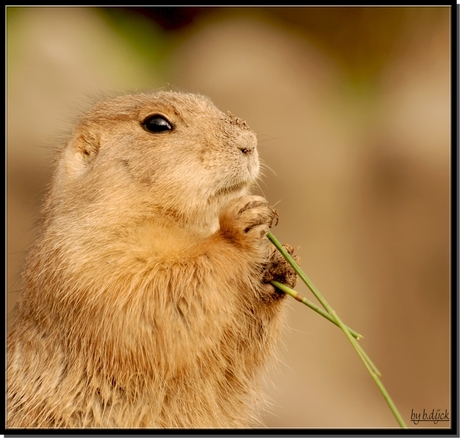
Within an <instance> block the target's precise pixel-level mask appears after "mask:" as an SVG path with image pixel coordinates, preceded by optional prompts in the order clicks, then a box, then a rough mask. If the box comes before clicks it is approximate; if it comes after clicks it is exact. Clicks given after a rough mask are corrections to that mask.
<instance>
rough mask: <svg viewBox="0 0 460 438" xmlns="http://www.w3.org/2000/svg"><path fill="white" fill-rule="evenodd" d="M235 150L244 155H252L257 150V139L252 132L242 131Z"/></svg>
mask: <svg viewBox="0 0 460 438" xmlns="http://www.w3.org/2000/svg"><path fill="white" fill-rule="evenodd" d="M237 148H238V149H239V150H240V151H241V152H243V154H245V155H249V154H252V153H253V152H254V151H255V150H256V148H257V138H256V135H255V134H254V133H253V132H252V131H242V132H241V135H240V138H239V141H238V143H237Z"/></svg>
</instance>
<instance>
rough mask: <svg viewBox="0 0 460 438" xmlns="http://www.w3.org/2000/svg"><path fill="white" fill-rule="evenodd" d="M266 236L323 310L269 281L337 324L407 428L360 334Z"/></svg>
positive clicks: (395, 414)
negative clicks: (343, 319)
mask: <svg viewBox="0 0 460 438" xmlns="http://www.w3.org/2000/svg"><path fill="white" fill-rule="evenodd" d="M267 237H268V239H269V240H270V241H271V242H272V243H273V245H275V247H276V248H277V249H278V251H279V252H280V253H281V254H282V255H283V257H284V258H285V259H286V260H287V262H288V263H289V264H290V265H291V266H292V267H293V269H294V270H295V272H296V273H297V275H298V276H299V277H300V279H301V280H302V281H303V282H304V283H305V284H306V285H307V287H308V288H309V289H310V290H311V292H312V293H313V295H314V296H315V297H316V299H317V300H318V301H319V302H320V303H321V305H322V306H323V307H324V309H325V311H323V310H322V309H321V308H319V307H317V306H316V305H315V304H313V303H311V302H310V301H308V300H307V299H306V298H304V297H301V296H300V294H299V293H297V292H296V291H295V290H293V289H291V288H289V287H287V286H286V285H284V284H282V283H279V282H277V281H272V282H271V283H272V284H273V286H275V287H276V288H277V289H279V290H280V291H282V292H284V293H287V294H289V295H291V296H293V297H294V298H295V299H296V300H298V301H300V302H302V303H304V304H305V305H307V306H308V307H310V308H311V309H312V310H314V311H315V312H317V313H319V314H320V315H322V316H324V317H325V318H326V319H328V320H329V321H331V322H332V323H333V324H335V325H337V326H338V327H339V328H340V329H341V330H342V331H343V332H344V333H345V336H346V337H347V338H348V340H349V341H350V342H351V344H352V345H353V347H354V349H355V350H356V352H357V353H358V355H359V357H360V358H361V360H362V361H363V363H364V366H365V367H366V369H367V370H368V372H369V374H370V375H371V377H372V379H373V380H374V382H375V384H376V385H377V387H378V388H379V390H380V392H381V394H382V396H383V398H384V399H385V401H386V402H387V404H388V406H389V408H390V410H391V412H392V413H393V415H394V417H395V418H396V421H397V422H398V423H399V425H400V426H401V427H402V428H407V426H406V424H405V423H404V420H403V419H402V417H401V415H400V413H399V411H398V409H397V408H396V405H395V404H394V403H393V400H392V399H391V397H390V395H389V394H388V391H387V390H386V389H385V387H384V386H383V383H382V381H381V380H380V376H381V374H380V372H379V370H378V369H377V368H376V366H375V365H374V364H373V362H372V361H371V360H370V358H369V356H368V355H367V354H366V353H365V352H364V350H363V349H362V347H361V345H359V343H358V340H359V339H360V338H362V336H361V335H360V334H358V333H356V332H355V331H354V330H352V329H350V328H349V327H347V326H346V325H345V324H344V323H343V322H342V320H341V319H340V318H339V317H338V315H337V314H336V313H335V311H334V309H333V308H332V307H331V306H330V305H329V303H328V302H327V301H326V299H325V298H324V297H323V295H322V294H321V293H320V291H319V290H318V289H317V288H316V287H315V285H314V284H313V283H312V282H311V281H310V279H309V278H308V277H307V276H306V275H305V273H304V272H303V270H302V269H301V268H300V266H299V265H298V264H297V262H296V261H295V260H294V258H293V257H291V255H290V254H289V253H288V252H287V251H286V250H285V249H284V247H283V246H282V245H281V243H280V242H279V241H278V240H277V239H276V237H275V236H274V235H273V234H272V233H271V232H269V233H268V234H267Z"/></svg>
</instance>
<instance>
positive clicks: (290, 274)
mask: <svg viewBox="0 0 460 438" xmlns="http://www.w3.org/2000/svg"><path fill="white" fill-rule="evenodd" d="M283 246H284V248H285V249H286V251H287V252H288V253H289V254H290V255H291V256H292V257H293V259H294V260H295V261H296V262H297V264H299V265H300V258H299V257H298V256H296V255H294V249H293V248H292V247H291V246H289V245H284V244H283ZM273 280H274V281H278V282H280V283H283V284H285V285H286V286H289V287H290V288H294V287H295V285H296V283H297V274H296V273H295V271H294V269H293V268H292V266H291V265H290V264H289V263H288V262H287V261H286V259H285V258H284V257H283V255H282V254H281V253H280V252H279V251H278V250H277V249H276V248H275V247H273V249H272V250H271V253H270V257H269V260H268V262H267V264H266V266H265V271H264V276H263V279H262V282H263V283H270V281H273Z"/></svg>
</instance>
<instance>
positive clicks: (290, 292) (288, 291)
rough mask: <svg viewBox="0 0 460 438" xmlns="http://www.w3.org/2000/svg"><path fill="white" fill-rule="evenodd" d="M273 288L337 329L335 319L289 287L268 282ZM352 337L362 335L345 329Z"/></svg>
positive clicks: (358, 337) (360, 336)
mask: <svg viewBox="0 0 460 438" xmlns="http://www.w3.org/2000/svg"><path fill="white" fill-rule="evenodd" d="M270 283H271V284H272V285H273V286H275V287H276V288H277V289H279V290H280V291H281V292H284V293H285V294H288V295H290V296H291V297H293V298H295V299H296V300H297V301H300V302H301V303H303V304H305V305H306V306H308V307H310V309H312V310H314V311H315V312H316V313H319V314H320V315H321V316H323V317H324V318H326V319H327V320H329V321H330V322H332V324H335V325H336V326H337V327H338V324H337V322H336V321H335V319H334V318H333V317H332V316H331V315H329V313H327V312H325V311H324V310H323V309H321V308H319V307H318V306H317V305H316V304H313V303H312V302H311V301H309V300H308V299H307V298H305V297H303V296H302V295H300V294H299V293H298V292H297V291H295V290H294V289H291V288H290V287H289V286H286V285H285V284H283V283H280V282H279V281H271V282H270ZM347 328H348V330H349V331H350V333H351V334H352V336H353V337H354V338H356V339H358V340H359V339H361V338H362V335H360V334H359V333H357V332H355V331H354V330H353V329H351V328H350V327H347Z"/></svg>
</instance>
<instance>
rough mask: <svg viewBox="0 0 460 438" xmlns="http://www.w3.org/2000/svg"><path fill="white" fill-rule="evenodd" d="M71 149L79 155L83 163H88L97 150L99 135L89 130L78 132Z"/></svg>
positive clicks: (94, 156)
mask: <svg viewBox="0 0 460 438" xmlns="http://www.w3.org/2000/svg"><path fill="white" fill-rule="evenodd" d="M73 143H74V144H73V149H74V151H75V152H76V153H77V154H80V155H81V158H82V159H83V162H84V163H85V164H87V165H88V164H90V163H91V162H92V161H93V160H94V159H95V158H96V155H97V153H98V152H99V146H100V139H99V136H97V135H94V134H92V133H90V132H84V133H81V134H78V135H77V136H76V138H75V139H74V140H73Z"/></svg>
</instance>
